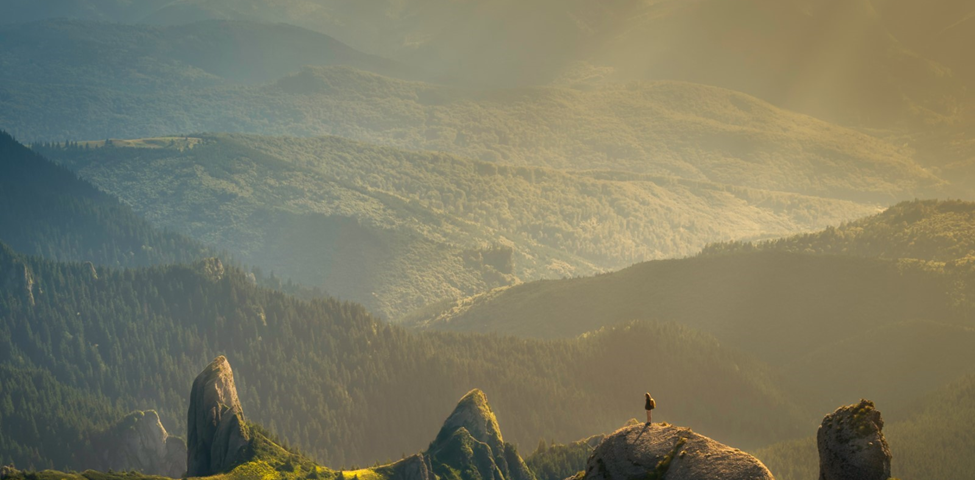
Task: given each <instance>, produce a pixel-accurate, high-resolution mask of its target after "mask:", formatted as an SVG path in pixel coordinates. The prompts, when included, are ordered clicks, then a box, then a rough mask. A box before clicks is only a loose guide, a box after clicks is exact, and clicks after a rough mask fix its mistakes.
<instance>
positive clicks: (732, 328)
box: [406, 202, 975, 408]
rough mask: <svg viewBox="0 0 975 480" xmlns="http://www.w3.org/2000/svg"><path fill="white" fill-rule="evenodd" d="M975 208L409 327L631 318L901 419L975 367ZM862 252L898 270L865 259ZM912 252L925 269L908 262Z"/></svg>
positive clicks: (511, 301)
mask: <svg viewBox="0 0 975 480" xmlns="http://www.w3.org/2000/svg"><path fill="white" fill-rule="evenodd" d="M970 209H971V204H970V203H965V202H910V203H905V204H902V205H898V206H896V207H894V208H892V209H891V210H890V211H888V212H885V213H883V214H880V215H877V216H875V217H870V218H867V219H864V220H861V221H857V222H852V223H850V224H847V225H844V226H843V227H840V228H838V229H829V230H827V231H826V232H825V233H821V234H812V235H805V236H799V237H794V238H791V239H785V240H780V241H773V242H769V243H766V244H760V246H759V247H752V248H748V247H742V246H741V245H737V246H736V247H735V248H732V249H730V250H725V251H724V253H722V254H718V253H716V252H719V251H721V249H719V248H715V249H709V251H710V252H711V254H706V255H701V256H698V257H694V258H687V259H681V260H665V261H653V262H647V263H643V264H638V265H635V266H633V267H630V268H627V269H624V270H621V271H619V272H614V273H610V274H604V275H598V276H594V277H588V278H576V279H568V280H549V281H539V282H531V283H527V284H523V285H518V286H513V287H507V288H500V289H497V290H495V291H493V292H487V293H484V294H480V295H477V296H474V297H471V298H469V299H465V300H460V301H457V302H445V303H443V304H441V305H435V306H431V307H428V308H426V309H423V310H420V311H418V312H416V313H414V314H413V315H411V316H409V317H408V318H407V319H406V322H407V324H412V325H416V326H419V327H421V328H435V329H443V330H452V331H465V332H495V333H502V334H509V335H519V336H524V337H537V338H565V337H572V336H575V335H580V334H583V333H584V332H587V331H590V330H593V329H597V328H600V327H602V326H607V325H613V324H615V323H617V322H621V321H628V320H632V319H656V320H664V321H674V322H677V323H679V324H682V325H685V326H689V327H692V328H695V329H700V330H703V331H706V332H709V333H712V334H714V335H715V336H716V338H718V340H719V341H721V342H722V344H723V345H726V346H729V347H732V348H737V349H742V350H745V351H748V352H750V353H753V354H755V355H757V356H758V357H759V358H761V359H763V360H765V361H767V362H769V363H770V364H772V365H776V366H777V368H778V369H779V371H780V372H782V373H784V374H786V375H788V376H790V377H791V378H794V379H796V380H799V381H801V382H802V384H803V385H806V386H808V387H809V388H811V389H812V390H814V391H816V392H818V394H819V395H821V396H820V397H819V399H820V400H821V401H822V403H821V404H820V405H822V406H823V408H828V407H829V406H835V404H836V403H837V402H838V401H839V402H849V401H851V399H853V400H855V399H856V396H858V395H861V396H863V395H866V394H868V393H869V394H870V396H871V398H873V399H875V400H877V401H879V402H882V403H884V404H887V405H889V406H891V407H892V408H902V407H904V406H906V405H907V404H908V403H909V402H911V401H913V400H916V399H918V398H920V396H921V395H924V394H925V393H926V392H930V391H932V390H933V389H934V388H937V387H938V386H939V385H942V384H943V383H945V382H947V381H950V380H952V379H953V378H956V377H957V376H958V375H961V374H964V373H967V371H968V370H967V368H968V367H967V365H970V364H971V362H972V361H973V360H975V357H973V353H972V352H975V349H973V347H975V345H973V344H972V336H971V330H970V328H971V326H972V321H973V320H975V316H973V312H975V308H973V305H975V304H973V302H972V295H971V287H970V286H971V285H972V284H973V283H972V282H973V278H975V273H973V272H975V270H973V269H972V262H971V252H970V251H968V250H966V249H965V247H964V245H965V244H964V241H960V242H958V243H957V244H956V243H953V242H947V241H944V239H946V238H951V237H952V236H953V235H957V234H958V233H957V232H959V231H964V230H965V228H967V227H966V226H965V220H963V219H964V218H967V216H968V211H969V210H970ZM969 220H970V219H969ZM834 230H835V231H834ZM836 232H843V233H841V234H836ZM962 236H963V235H962ZM844 239H845V240H844ZM761 245H765V246H766V247H765V248H762V247H761ZM809 245H812V246H814V247H813V248H810V247H808V246H809ZM829 245H833V246H829ZM853 245H860V246H861V247H863V248H862V250H861V251H860V254H861V255H862V254H865V253H868V254H870V255H871V257H877V256H880V257H884V256H888V255H889V257H893V258H887V259H883V258H871V257H864V256H855V255H854V254H855V253H857V248H855V247H852V246H853ZM776 246H779V247H782V248H775V247H776ZM868 246H869V247H868ZM816 247H818V249H817V248H816ZM945 247H948V248H945ZM796 252H803V253H796ZM815 252H825V253H831V254H816V253H815ZM882 252H886V254H884V253H882ZM907 252H914V253H915V255H916V256H920V257H921V258H901V257H899V256H898V255H903V254H905V253H907ZM837 253H843V254H844V255H838V254H837ZM955 256H959V257H960V258H957V257H955ZM925 258H932V259H937V260H938V261H932V260H925ZM946 259H947V260H946ZM881 359H886V360H885V361H880V360H881ZM850 365H857V368H856V369H853V370H851V369H850ZM894 365H896V367H894Z"/></svg>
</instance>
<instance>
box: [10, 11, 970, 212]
mask: <svg viewBox="0 0 975 480" xmlns="http://www.w3.org/2000/svg"><path fill="white" fill-rule="evenodd" d="M0 47H2V48H0V63H2V64H4V65H5V68H4V69H3V70H0V80H2V82H0V85H2V87H0V106H2V107H3V108H0V125H3V126H5V127H6V128H7V129H9V130H10V131H11V132H13V133H14V134H15V135H16V136H18V137H19V138H22V139H26V140H30V141H52V140H53V141H62V140H64V139H70V140H75V141H77V140H92V139H104V138H120V137H121V138H137V137H149V136H156V135H160V134H173V133H180V132H182V133H186V132H207V131H209V132H214V131H227V132H244V133H261V134H275V135H279V134H286V135H298V136H316V135H323V134H330V135H339V136H343V137H346V138H352V139H357V140H363V141H368V142H371V143H378V144H384V145H389V146H395V147H398V148H407V149H415V150H430V151H443V152H449V153H454V154H457V155H461V156H464V157H468V158H475V159H480V160H485V161H493V162H498V163H506V164H515V165H526V166H527V165H531V166H546V167H552V168H559V169H573V170H590V169H596V170H612V171H624V172H633V173H640V174H649V175H665V176H676V177H680V178H685V179H690V180H708V181H713V182H718V183H725V184H731V185H737V186H747V187H751V188H760V189H765V190H776V191H787V192H793V193H801V194H804V195H815V196H826V197H832V198H842V199H848V200H855V201H858V202H862V203H871V204H878V203H879V204H890V203H893V202H896V201H897V200H906V199H910V198H915V197H925V196H945V195H948V194H953V195H956V196H958V195H968V194H971V190H972V188H973V185H972V184H970V182H968V179H964V180H965V181H963V182H959V184H957V185H950V184H949V183H948V182H946V181H945V180H944V179H942V178H939V177H938V175H936V174H935V173H933V172H932V171H929V170H927V169H926V168H924V167H923V166H922V165H921V164H920V163H918V158H922V157H923V158H924V159H925V161H928V159H929V156H925V155H921V154H917V153H916V152H915V151H916V150H917V148H916V145H915V146H914V147H905V146H903V145H904V143H905V142H903V141H899V142H897V143H895V141H897V140H899V138H893V139H891V140H890V141H888V140H886V138H887V137H884V138H885V139H880V138H877V137H873V136H870V135H867V134H864V133H861V132H857V131H854V130H850V129H846V128H841V127H838V126H836V125H832V124H829V123H826V122H822V121H819V120H816V119H814V118H811V117H807V116H804V115H799V114H795V113H792V112H788V111H785V110H782V109H780V108H777V107H775V106H773V105H771V104H768V103H765V102H762V101H760V100H757V99H755V98H754V97H750V96H748V95H745V94H741V93H737V92H734V91H730V90H726V89H722V88H715V87H707V86H703V85H698V84H690V83H685V82H632V83H626V84H616V83H612V84H607V85H602V86H596V87H591V88H568V87H565V86H556V87H533V88H513V89H501V90H498V89H488V90H478V89H468V88H460V87H449V86H442V85H434V84H428V83H420V82H413V81H405V80H401V79H395V78H391V77H389V76H382V75H377V74H375V73H370V72H363V70H362V69H366V70H369V69H371V70H372V71H373V72H376V71H378V72H385V73H388V74H390V75H399V76H401V77H402V76H409V75H408V74H404V73H403V72H404V71H406V70H409V69H408V68H407V67H400V66H398V65H396V64H392V63H391V62H388V61H384V60H382V59H378V58H376V57H370V56H367V55H364V54H361V53H358V52H355V51H353V50H351V49H350V48H348V47H346V46H344V45H341V44H339V43H338V42H336V41H334V40H331V39H330V38H328V37H325V36H323V35H321V34H317V33H313V32H310V31H307V30H302V29H300V28H297V27H291V26H287V25H261V24H249V23H240V22H228V21H207V22H201V23H194V24H190V25H182V26H174V27H149V26H145V25H138V26H132V25H119V24H103V23H97V22H81V21H68V20H51V21H43V22H37V23H32V24H14V25H5V26H0ZM274 52H283V53H274ZM38 59H42V60H43V61H37V60H38ZM304 65H312V67H309V68H303V66H304ZM322 65H326V66H325V67H322ZM327 65H331V66H330V67H329V66H327ZM339 65H341V66H339ZM316 66H317V67H316ZM262 82H266V83H262ZM963 138H964V137H963ZM900 140H902V139H900ZM915 143H916V142H915ZM932 143H934V142H932ZM895 145H896V146H895ZM912 145H913V144H912ZM915 157H918V158H915ZM953 158H954V157H953ZM932 161H933V160H932ZM958 161H964V159H961V160H958ZM925 165H926V164H925ZM938 165H939V168H940V165H941V164H940V163H939V164H938ZM852 172H855V174H853V173H852Z"/></svg>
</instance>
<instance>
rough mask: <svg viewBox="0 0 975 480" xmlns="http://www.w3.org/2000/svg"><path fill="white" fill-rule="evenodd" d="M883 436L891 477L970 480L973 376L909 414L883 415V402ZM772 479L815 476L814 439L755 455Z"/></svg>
mask: <svg viewBox="0 0 975 480" xmlns="http://www.w3.org/2000/svg"><path fill="white" fill-rule="evenodd" d="M877 407H878V408H879V409H881V411H883V413H884V418H885V420H886V425H885V426H884V435H885V436H886V437H887V443H889V444H890V451H891V454H892V456H893V459H892V461H891V473H892V474H893V475H896V476H897V477H898V478H938V479H944V480H964V479H968V478H971V472H972V469H973V468H975V463H973V458H972V457H971V456H970V455H965V454H964V453H962V452H966V451H970V450H971V449H972V446H973V443H975V442H973V439H972V433H971V432H972V430H973V429H975V377H972V376H971V375H969V376H967V377H965V378H962V379H958V380H957V381H954V382H951V384H949V385H947V386H945V387H943V388H940V389H939V390H938V391H936V392H934V393H932V394H930V395H928V396H926V397H925V398H924V399H923V401H918V402H916V403H915V404H914V405H913V406H912V407H913V408H912V409H910V410H906V411H903V412H895V413H894V414H893V415H890V414H888V410H885V409H884V405H883V404H878V405H877ZM755 454H756V456H758V457H759V458H761V460H762V462H764V463H765V464H766V465H767V466H768V467H769V470H771V471H772V473H774V474H775V478H776V479H777V480H809V479H814V478H816V477H817V476H818V475H819V456H818V452H817V451H816V438H815V437H814V436H813V437H808V438H805V439H802V440H794V441H788V442H783V443H781V444H777V445H773V446H771V447H768V448H763V449H760V450H758V451H756V452H755Z"/></svg>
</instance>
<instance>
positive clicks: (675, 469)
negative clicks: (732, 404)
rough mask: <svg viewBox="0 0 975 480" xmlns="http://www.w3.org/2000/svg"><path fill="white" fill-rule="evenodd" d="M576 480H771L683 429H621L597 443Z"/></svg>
mask: <svg viewBox="0 0 975 480" xmlns="http://www.w3.org/2000/svg"><path fill="white" fill-rule="evenodd" d="M577 477H581V478H584V479H585V480H632V479H640V480H645V479H646V480H650V479H653V480H664V479H666V480H705V479H707V480H746V479H747V480H774V479H773V477H772V474H771V473H770V472H769V471H768V469H767V468H765V465H763V464H762V462H760V461H759V460H758V459H757V458H755V457H753V456H751V455H749V454H747V453H745V452H742V451H741V450H738V449H737V448H732V447H729V446H727V445H723V444H721V443H718V442H716V441H714V440H712V439H710V438H708V437H705V436H703V435H699V434H697V433H694V432H692V431H691V429H689V428H682V427H676V426H672V425H667V424H662V423H655V424H652V425H647V424H644V423H641V424H638V425H632V426H627V427H623V428H621V429H619V430H617V431H615V432H613V433H612V434H610V435H608V436H607V437H606V438H605V439H603V441H602V443H600V444H599V446H597V447H596V449H595V450H594V451H593V453H592V456H590V457H589V460H588V461H587V462H586V469H585V470H584V471H583V472H580V475H577Z"/></svg>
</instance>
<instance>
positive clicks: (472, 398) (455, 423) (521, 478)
mask: <svg viewBox="0 0 975 480" xmlns="http://www.w3.org/2000/svg"><path fill="white" fill-rule="evenodd" d="M426 457H427V458H428V459H429V464H430V465H431V467H432V471H433V472H432V473H434V474H435V475H438V476H440V477H443V478H449V477H450V476H451V473H452V472H454V471H459V472H460V473H461V476H462V478H465V479H466V478H480V479H483V480H535V475H534V474H532V472H531V470H529V468H528V466H527V465H526V464H525V461H524V460H523V459H522V458H521V456H520V455H518V452H517V451H516V450H515V448H514V446H513V445H511V444H509V443H505V442H504V438H503V437H502V436H501V429H500V428H499V427H498V421H497V417H495V415H494V412H493V411H492V410H491V407H490V405H488V402H487V396H486V395H485V394H484V392H482V391H480V390H477V389H474V390H471V391H470V392H468V393H467V395H464V397H463V398H461V399H460V401H459V402H458V403H457V407H456V408H454V411H453V412H452V413H451V414H450V415H449V416H448V417H447V420H446V421H445V422H444V424H443V426H442V427H441V428H440V432H439V433H438V434H437V438H436V440H434V441H433V443H431V444H430V448H429V449H428V450H427V452H426Z"/></svg>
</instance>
